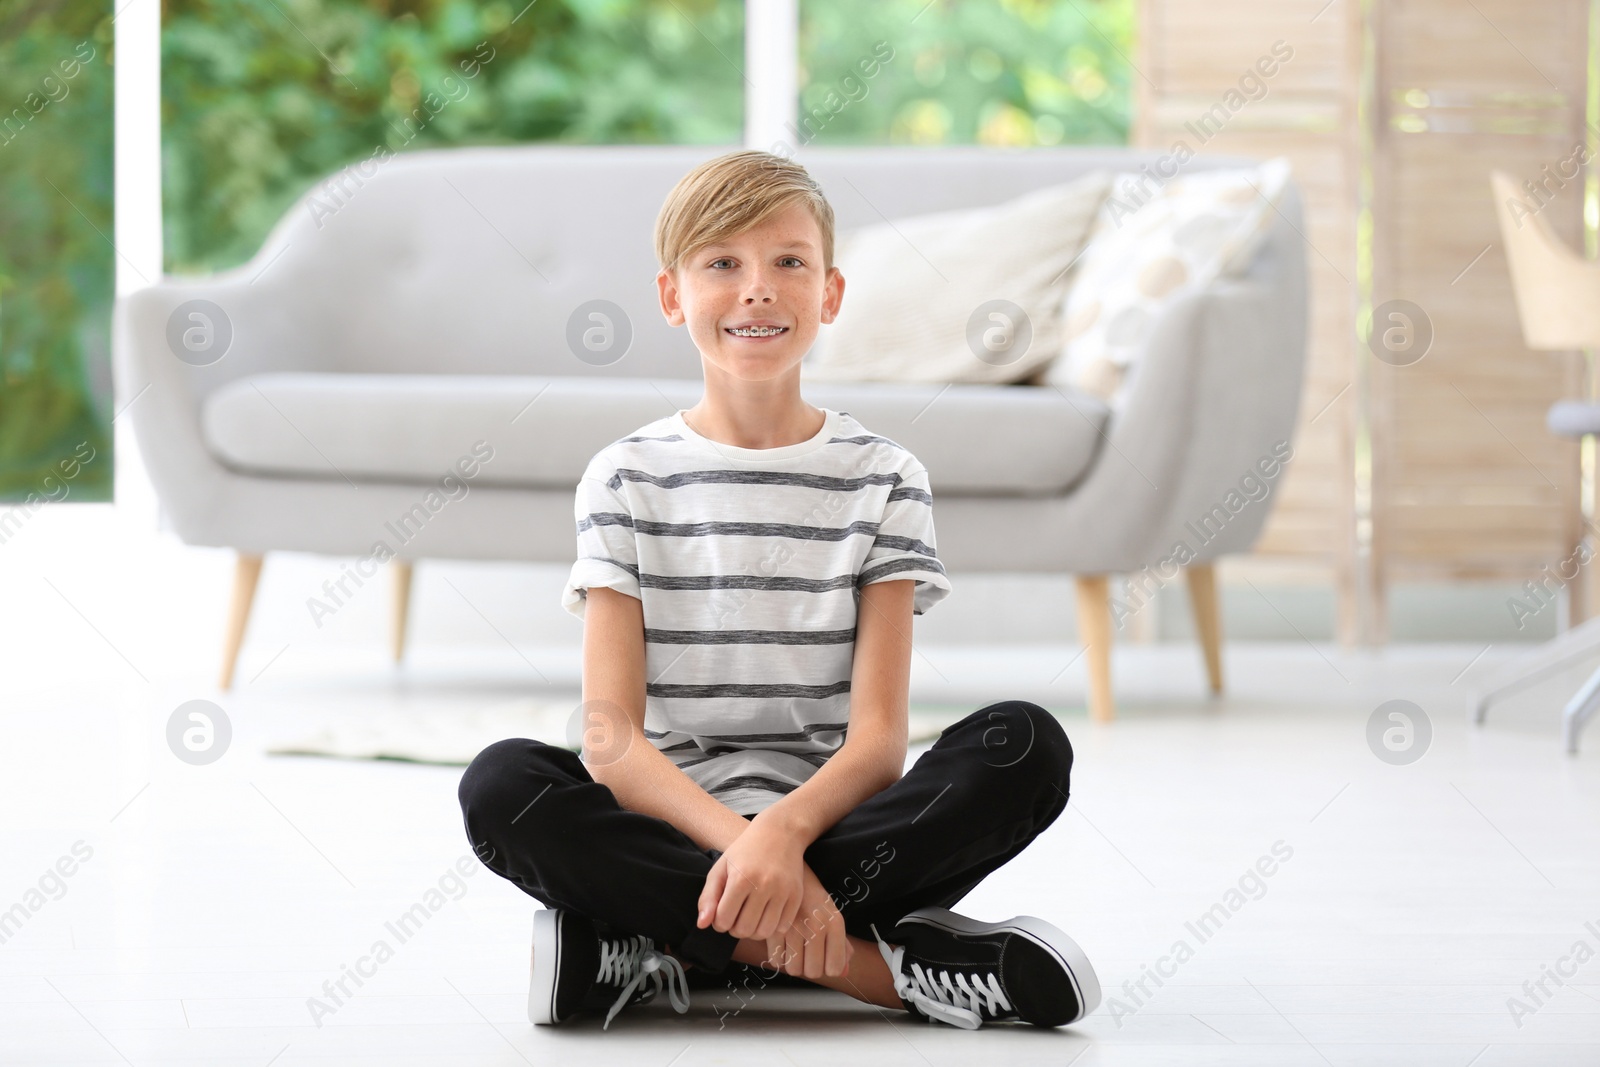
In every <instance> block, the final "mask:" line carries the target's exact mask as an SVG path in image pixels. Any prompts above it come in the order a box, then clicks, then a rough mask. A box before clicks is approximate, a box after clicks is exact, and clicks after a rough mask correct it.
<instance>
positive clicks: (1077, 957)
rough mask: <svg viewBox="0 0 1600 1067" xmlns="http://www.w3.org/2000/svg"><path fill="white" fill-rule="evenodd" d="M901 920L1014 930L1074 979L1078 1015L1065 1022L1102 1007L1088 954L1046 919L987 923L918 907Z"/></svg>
mask: <svg viewBox="0 0 1600 1067" xmlns="http://www.w3.org/2000/svg"><path fill="white" fill-rule="evenodd" d="M900 922H901V923H922V924H924V925H926V926H932V927H936V928H938V929H940V930H945V931H948V932H951V933H961V934H989V933H1013V934H1017V935H1018V936H1020V937H1025V938H1027V939H1028V940H1029V941H1032V942H1033V943H1034V944H1036V945H1038V946H1039V947H1040V948H1042V949H1044V950H1045V951H1046V952H1048V953H1050V955H1052V956H1054V957H1055V958H1056V960H1057V961H1058V962H1059V963H1060V964H1061V968H1062V970H1064V971H1066V972H1067V977H1068V979H1069V980H1070V981H1071V982H1072V988H1073V992H1074V993H1075V994H1077V997H1078V1014H1077V1015H1075V1016H1073V1017H1072V1018H1071V1019H1068V1020H1067V1021H1066V1023H1063V1024H1062V1025H1064V1026H1065V1025H1070V1024H1072V1023H1075V1022H1078V1021H1080V1020H1081V1019H1082V1018H1083V1017H1084V1016H1086V1015H1088V1014H1089V1013H1090V1012H1092V1011H1094V1010H1095V1009H1096V1008H1098V1007H1099V1006H1100V978H1099V976H1098V975H1096V974H1095V973H1094V967H1093V966H1091V965H1090V963H1089V957H1088V956H1087V955H1085V954H1084V951H1083V949H1082V948H1080V947H1079V946H1078V943H1077V942H1076V941H1074V940H1072V938H1070V937H1068V936H1067V935H1066V933H1065V932H1063V931H1062V930H1060V929H1059V928H1057V927H1055V926H1052V925H1051V924H1049V923H1047V922H1045V921H1044V920H1043V919H1037V918H1034V917H1033V916H1031V915H1018V916H1015V917H1013V918H1011V919H1007V920H1006V921H1005V922H998V923H986V922H979V921H978V920H977V919H969V918H967V917H966V916H965V915H957V914H956V913H955V912H953V911H951V910H950V909H949V908H918V909H917V910H916V911H913V912H910V913H909V914H907V915H906V917H905V918H903V919H901V920H900ZM896 925H899V924H896Z"/></svg>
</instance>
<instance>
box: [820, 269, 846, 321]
mask: <svg viewBox="0 0 1600 1067" xmlns="http://www.w3.org/2000/svg"><path fill="white" fill-rule="evenodd" d="M843 303H844V274H843V273H842V272H841V271H840V270H839V268H838V267H831V268H829V270H828V280H827V281H826V282H824V283H823V287H822V316H821V319H822V322H823V323H830V322H832V321H833V320H834V319H836V318H838V316H839V307H840V305H841V304H843Z"/></svg>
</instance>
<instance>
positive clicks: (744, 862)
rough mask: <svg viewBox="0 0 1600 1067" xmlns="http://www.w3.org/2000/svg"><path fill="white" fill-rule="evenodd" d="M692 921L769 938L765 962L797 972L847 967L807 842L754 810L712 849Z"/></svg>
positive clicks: (815, 973)
mask: <svg viewBox="0 0 1600 1067" xmlns="http://www.w3.org/2000/svg"><path fill="white" fill-rule="evenodd" d="M695 925H696V926H698V927H700V928H701V929H704V928H705V927H707V926H710V927H714V928H715V929H717V930H720V931H722V932H724V933H730V934H732V935H733V936H735V937H738V938H751V939H756V938H760V939H762V940H764V941H766V943H767V960H766V962H767V965H768V966H771V967H777V968H778V969H780V970H782V971H783V972H784V973H785V974H791V975H794V976H796V977H801V978H811V979H815V978H821V977H823V976H824V975H831V976H839V975H848V974H849V973H850V957H851V955H852V954H853V953H854V951H855V948H854V946H852V945H851V944H850V939H849V936H848V935H847V934H846V933H845V928H844V917H843V916H841V915H840V914H839V909H838V906H837V905H835V904H834V902H833V897H832V895H830V894H829V893H828V890H827V889H826V888H824V886H823V885H822V882H821V881H820V880H819V879H818V878H817V875H816V872H814V871H812V869H811V867H810V865H809V864H807V863H806V861H805V849H804V848H803V847H800V846H799V845H798V844H797V842H796V841H795V839H794V838H793V837H791V836H789V835H788V834H785V833H784V832H783V831H782V829H781V828H779V827H778V826H776V825H775V824H773V823H768V822H763V821H762V819H761V817H760V816H759V815H758V816H756V818H755V819H753V820H751V823H750V826H749V828H748V829H746V830H745V831H744V832H743V833H742V834H740V835H739V837H738V839H737V840H735V841H734V842H733V843H732V844H731V845H729V846H728V848H727V850H726V851H725V852H723V854H722V855H721V856H719V857H717V861H716V863H715V864H713V865H712V867H711V871H710V873H709V874H707V875H706V884H705V888H704V889H702V890H701V891H700V913H699V916H698V917H697V919H696V921H695Z"/></svg>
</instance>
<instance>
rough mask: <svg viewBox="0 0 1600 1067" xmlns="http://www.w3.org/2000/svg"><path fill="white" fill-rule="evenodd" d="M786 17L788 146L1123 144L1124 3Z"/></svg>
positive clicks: (852, 5)
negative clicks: (795, 23) (790, 95)
mask: <svg viewBox="0 0 1600 1067" xmlns="http://www.w3.org/2000/svg"><path fill="white" fill-rule="evenodd" d="M800 11H801V20H800V55H801V60H802V78H801V92H800V107H801V119H800V123H799V124H798V125H797V127H796V128H795V130H793V131H791V133H792V136H791V137H790V139H789V141H788V143H789V144H791V145H793V146H795V147H798V146H800V145H803V144H806V143H814V144H884V143H887V144H986V145H1055V144H1089V143H1094V144H1124V143H1126V142H1127V140H1128V129H1129V124H1130V122H1131V117H1132V98H1131V89H1132V84H1131V79H1132V78H1134V77H1137V74H1136V73H1135V72H1134V71H1133V69H1132V67H1131V66H1130V65H1129V61H1128V58H1127V57H1129V56H1131V55H1132V54H1133V49H1134V42H1133V29H1134V2H1133V0H1070V2H1062V0H932V2H930V0H874V2H873V3H870V4H868V3H860V2H859V0H802V3H801V6H800ZM863 61H865V66H863ZM868 72H870V73H868ZM763 147H765V146H763Z"/></svg>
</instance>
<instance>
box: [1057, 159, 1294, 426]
mask: <svg viewBox="0 0 1600 1067" xmlns="http://www.w3.org/2000/svg"><path fill="white" fill-rule="evenodd" d="M1141 182H1142V183H1143V184H1142V186H1141V185H1140V183H1141ZM1288 184H1289V161H1288V160H1287V159H1284V158H1283V157H1281V156H1280V157H1278V158H1275V159H1270V160H1267V161H1266V162H1265V163H1262V164H1261V165H1260V166H1258V167H1248V168H1241V169H1229V170H1207V171H1198V172H1196V173H1193V174H1185V175H1180V176H1178V177H1176V178H1173V179H1171V180H1170V181H1168V182H1167V183H1166V184H1165V185H1163V186H1160V187H1159V188H1157V189H1153V190H1152V189H1151V183H1150V181H1149V179H1148V178H1145V177H1143V176H1141V175H1138V174H1124V175H1119V176H1118V178H1117V179H1116V180H1115V181H1114V182H1113V183H1112V189H1111V193H1110V195H1109V196H1108V197H1107V198H1106V201H1105V203H1104V204H1103V205H1102V206H1101V208H1100V216H1099V218H1098V219H1097V220H1096V222H1095V227H1094V232H1093V234H1092V235H1091V236H1090V238H1089V246H1088V248H1086V249H1085V250H1084V253H1083V259H1082V260H1081V261H1080V262H1079V263H1078V267H1077V271H1076V277H1075V279H1074V280H1073V283H1072V288H1071V290H1070V291H1069V292H1068V293H1067V296H1066V313H1065V320H1066V327H1065V329H1066V347H1065V350H1064V354H1063V357H1062V358H1061V359H1059V360H1057V361H1056V362H1055V363H1053V364H1051V365H1050V367H1049V368H1048V369H1047V370H1046V371H1045V372H1044V375H1043V378H1044V381H1045V382H1046V383H1049V384H1053V385H1061V386H1067V387H1070V388H1073V389H1077V390H1079V391H1081V392H1086V393H1089V394H1091V395H1094V396H1097V397H1099V398H1100V399H1102V400H1104V401H1106V402H1107V404H1109V405H1110V406H1111V407H1112V408H1117V407H1120V406H1121V404H1122V402H1123V401H1124V400H1125V399H1126V396H1127V386H1128V382H1129V380H1130V378H1131V373H1130V371H1131V370H1132V367H1133V364H1134V362H1135V361H1136V360H1137V358H1138V356H1139V353H1141V352H1142V351H1144V347H1145V343H1146V342H1147V340H1148V339H1149V336H1150V333H1151V331H1152V330H1153V329H1154V327H1155V324H1156V323H1157V322H1158V321H1159V320H1160V318H1161V316H1162V315H1163V314H1164V313H1165V312H1166V310H1167V308H1168V307H1169V306H1170V305H1171V304H1172V303H1173V302H1175V301H1176V300H1178V299H1179V298H1180V297H1183V296H1185V295H1186V294H1188V293H1192V292H1194V291H1195V290H1197V289H1201V288H1203V287H1205V286H1206V285H1208V284H1210V283H1211V281H1213V280H1214V279H1215V278H1217V277H1219V276H1229V275H1238V274H1241V273H1243V272H1244V271H1245V270H1246V269H1248V267H1249V265H1250V261H1251V260H1252V259H1253V258H1254V257H1255V254H1256V252H1257V251H1258V250H1259V249H1260V247H1261V243H1262V241H1263V240H1265V238H1266V234H1267V231H1268V229H1269V228H1270V226H1271V224H1272V222H1273V220H1274V219H1275V218H1276V217H1277V210H1276V208H1277V204H1278V201H1279V200H1281V199H1282V197H1283V192H1284V190H1285V189H1286V188H1287V187H1288Z"/></svg>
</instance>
